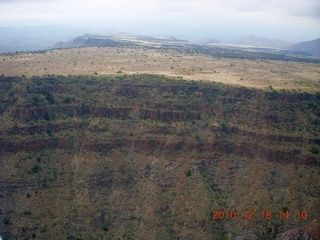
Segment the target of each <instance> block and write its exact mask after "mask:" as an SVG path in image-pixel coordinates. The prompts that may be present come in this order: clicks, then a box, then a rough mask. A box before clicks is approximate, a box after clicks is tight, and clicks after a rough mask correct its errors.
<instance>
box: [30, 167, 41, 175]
mask: <svg viewBox="0 0 320 240" xmlns="http://www.w3.org/2000/svg"><path fill="white" fill-rule="evenodd" d="M31 171H32V172H33V173H37V172H39V171H40V167H39V165H34V166H33V167H32V169H31Z"/></svg>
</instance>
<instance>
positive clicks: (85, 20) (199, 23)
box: [0, 0, 320, 42]
mask: <svg viewBox="0 0 320 240" xmlns="http://www.w3.org/2000/svg"><path fill="white" fill-rule="evenodd" d="M37 25H72V26H86V27H98V28H100V29H104V30H105V31H109V32H130V33H138V34H153V35H161V34H165V35H173V36H178V37H185V38H197V37H198V38H217V39H222V40H223V39H235V38H239V37H242V36H246V35H256V36H262V37H268V38H280V39H283V40H287V41H296V42H297V41H307V40H312V39H315V38H319V37H320V1H319V0H112V1H111V0H56V1H53V0H0V26H1V27H9V26H16V27H21V26H37Z"/></svg>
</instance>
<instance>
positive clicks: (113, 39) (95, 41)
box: [53, 33, 188, 48]
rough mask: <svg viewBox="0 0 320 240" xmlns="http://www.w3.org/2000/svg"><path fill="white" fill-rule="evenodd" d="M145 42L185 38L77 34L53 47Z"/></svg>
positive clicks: (173, 42) (163, 42) (172, 41)
mask: <svg viewBox="0 0 320 240" xmlns="http://www.w3.org/2000/svg"><path fill="white" fill-rule="evenodd" d="M146 43H153V44H184V43H188V41H186V40H180V39H177V38H175V37H171V36H144V35H134V34H128V33H121V34H86V35H82V36H78V37H76V38H74V39H72V40H70V41H68V42H58V43H57V44H55V45H54V46H53V48H73V47H92V46H98V47H107V46H108V47H117V46H133V45H137V44H139V45H141V44H146Z"/></svg>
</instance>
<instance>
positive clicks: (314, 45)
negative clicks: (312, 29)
mask: <svg viewBox="0 0 320 240" xmlns="http://www.w3.org/2000/svg"><path fill="white" fill-rule="evenodd" d="M289 49H290V50H292V51H298V52H306V53H309V54H311V55H312V56H316V57H320V38H318V39H315V40H313V41H308V42H301V43H298V44H295V45H293V46H291V47H290V48H289Z"/></svg>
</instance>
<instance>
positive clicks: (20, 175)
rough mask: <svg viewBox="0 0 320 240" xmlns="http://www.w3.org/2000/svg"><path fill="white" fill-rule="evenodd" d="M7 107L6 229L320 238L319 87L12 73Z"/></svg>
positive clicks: (45, 235)
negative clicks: (295, 89)
mask: <svg viewBox="0 0 320 240" xmlns="http://www.w3.org/2000/svg"><path fill="white" fill-rule="evenodd" d="M0 104H1V105H0V121H1V125H0V168H1V171H0V179H1V182H0V208H1V209H0V220H1V221H0V236H1V237H3V238H4V239H33V238H35V239H275V238H276V236H278V234H280V233H283V232H285V231H287V230H290V231H291V230H292V229H300V230H297V231H300V232H302V234H305V236H311V234H312V235H313V238H314V239H316V238H317V237H319V228H318V226H319V221H320V219H319V210H320V204H319V194H320V181H319V179H320V171H319V161H320V157H319V151H320V146H319V144H320V138H319V123H320V119H319V113H320V96H319V95H315V94H306V93H278V92H265V91H262V90H252V89H248V88H244V87H237V88H236V87H231V86H227V85H223V84H219V83H203V82H195V81H189V82H188V81H181V80H180V81H178V80H173V79H167V78H164V77H160V76H155V75H131V76H127V75H125V76H117V77H116V76H110V77H83V76H69V77H64V76H48V77H34V78H21V77H1V78H0ZM213 210H224V211H229V212H230V211H232V210H234V211H236V213H237V217H236V218H235V219H231V217H229V218H228V219H227V218H226V217H225V218H224V219H219V220H213V219H212V217H213V213H212V211H213ZM268 210H269V211H271V212H272V216H271V215H270V212H267V211H268ZM287 210H288V211H289V214H290V215H289V217H288V218H285V217H284V215H283V213H285V212H286V211H287ZM298 211H299V212H298ZM302 211H306V212H307V214H308V216H306V215H305V212H304V215H303V217H302V215H301V213H302ZM253 212H254V215H252V213H253ZM279 212H280V215H279ZM262 214H263V215H262ZM298 214H300V215H298ZM233 216H234V215H233ZM280 216H282V218H280ZM263 217H264V218H263ZM298 217H300V219H299V218H298ZM251 218H253V219H251ZM301 229H302V230H301ZM297 231H296V232H297ZM317 234H318V235H317ZM279 236H280V238H281V236H283V235H279Z"/></svg>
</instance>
